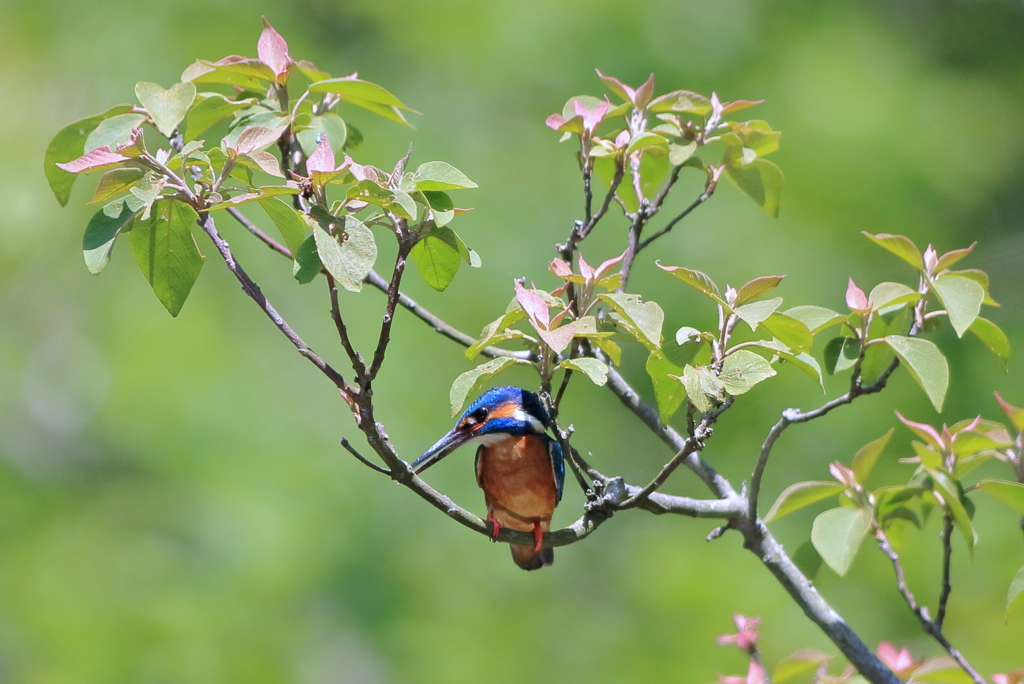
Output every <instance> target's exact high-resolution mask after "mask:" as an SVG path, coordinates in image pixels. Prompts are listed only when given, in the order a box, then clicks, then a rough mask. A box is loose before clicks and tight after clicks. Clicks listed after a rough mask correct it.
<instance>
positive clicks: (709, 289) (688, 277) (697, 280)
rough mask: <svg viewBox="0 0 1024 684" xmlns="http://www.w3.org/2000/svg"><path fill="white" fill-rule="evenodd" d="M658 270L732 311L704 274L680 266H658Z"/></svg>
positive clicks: (712, 282)
mask: <svg viewBox="0 0 1024 684" xmlns="http://www.w3.org/2000/svg"><path fill="white" fill-rule="evenodd" d="M655 263H657V262H655ZM658 268H660V269H661V270H663V271H667V272H669V273H671V274H672V275H674V276H675V277H676V278H679V279H680V280H682V281H683V282H684V283H686V284H687V285H689V286H690V287H693V288H696V289H698V290H700V291H701V292H703V293H704V294H706V295H707V296H708V297H711V298H712V299H714V300H715V301H716V302H718V303H719V304H721V305H722V306H724V307H725V309H726V311H732V308H731V307H730V306H729V304H728V303H727V302H726V301H725V299H723V298H722V292H721V291H720V290H719V289H718V286H717V285H715V281H713V280H712V279H711V278H710V276H708V275H707V274H706V273H701V272H700V271H696V270H693V269H690V268H684V267H682V266H662V265H661V264H658Z"/></svg>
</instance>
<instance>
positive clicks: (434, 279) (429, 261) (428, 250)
mask: <svg viewBox="0 0 1024 684" xmlns="http://www.w3.org/2000/svg"><path fill="white" fill-rule="evenodd" d="M409 257H410V258H411V259H412V260H413V263H415V264H416V268H417V270H419V272H420V276H421V277H422V278H423V281H424V282H425V283H426V284H427V285H429V286H430V287H432V288H434V289H435V290H437V291H438V292H443V291H444V290H445V289H446V288H447V287H448V286H449V285H451V284H452V281H453V280H454V279H455V274H456V273H457V272H458V270H459V265H460V264H461V262H462V256H461V255H460V253H459V240H458V237H457V236H456V235H455V233H453V232H452V230H451V228H437V227H432V228H430V229H429V230H428V231H427V232H426V233H424V234H423V237H421V238H420V241H419V242H417V243H416V244H415V245H414V246H413V248H412V251H411V252H409Z"/></svg>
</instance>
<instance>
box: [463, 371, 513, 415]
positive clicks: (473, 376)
mask: <svg viewBox="0 0 1024 684" xmlns="http://www.w3.org/2000/svg"><path fill="white" fill-rule="evenodd" d="M513 363H515V359H513V358H511V357H508V356H499V357H498V358H496V359H491V360H490V361H488V362H487V363H484V364H481V365H479V366H477V367H476V368H474V369H472V370H468V371H466V372H465V373H463V374H462V375H460V376H459V377H457V378H455V382H453V383H452V388H451V391H450V392H449V393H448V398H449V400H450V402H451V407H452V417H455V416H457V415H458V414H459V411H461V410H462V406H463V404H465V403H466V397H468V396H470V395H475V394H476V393H477V390H478V389H479V387H480V386H481V385H483V383H484V382H485V381H487V380H489V379H490V378H492V377H494V376H495V375H497V374H498V373H500V372H501V371H503V370H505V369H506V368H508V367H509V366H511V365H512V364H513Z"/></svg>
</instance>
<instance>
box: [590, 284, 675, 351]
mask: <svg viewBox="0 0 1024 684" xmlns="http://www.w3.org/2000/svg"><path fill="white" fill-rule="evenodd" d="M597 297H598V299H600V300H601V301H603V302H605V303H606V304H608V305H609V306H611V307H612V309H614V310H615V313H616V314H618V316H619V321H620V322H621V323H622V324H623V325H624V326H625V328H626V329H627V330H628V331H629V332H630V334H632V335H633V336H634V337H635V338H636V339H637V340H638V341H640V343H642V344H643V345H644V346H646V347H647V348H648V349H656V348H658V347H660V346H661V326H662V324H663V323H664V322H665V312H664V311H662V310H661V307H660V306H658V304H657V302H642V301H640V295H635V294H599V295H598V296H597Z"/></svg>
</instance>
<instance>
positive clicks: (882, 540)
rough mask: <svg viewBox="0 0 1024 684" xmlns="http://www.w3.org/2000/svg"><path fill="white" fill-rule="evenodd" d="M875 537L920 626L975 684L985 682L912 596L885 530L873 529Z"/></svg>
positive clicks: (898, 587)
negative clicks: (890, 564)
mask: <svg viewBox="0 0 1024 684" xmlns="http://www.w3.org/2000/svg"><path fill="white" fill-rule="evenodd" d="M875 539H877V540H878V548H880V549H881V550H882V553H884V554H885V556H886V557H887V558H888V559H889V562H890V563H892V569H893V572H894V573H895V574H896V588H897V589H898V590H899V592H900V594H901V595H902V596H903V600H904V601H906V602H907V606H908V607H909V608H910V612H912V613H913V614H914V616H915V617H917V621H918V622H920V623H921V627H923V628H924V631H925V632H927V633H928V635H929V636H931V637H932V638H933V639H935V641H937V642H938V643H939V645H940V646H942V648H944V649H945V650H946V652H947V653H949V655H950V656H951V657H952V658H953V660H955V661H956V662H957V665H959V666H960V668H961V669H962V670H963V671H964V672H966V673H967V674H968V675H969V676H970V678H971V679H972V680H974V682H975V684H986V682H985V679H984V678H983V677H982V676H981V675H980V674H978V673H977V672H976V671H975V669H974V668H973V667H971V664H970V663H968V662H967V660H966V659H965V658H964V657H963V656H962V655H961V654H960V652H959V651H958V650H956V649H955V648H953V645H952V644H950V643H949V640H948V639H946V637H945V635H943V633H942V628H941V627H940V626H939V625H937V624H936V623H935V621H933V620H932V619H931V617H930V616H929V614H928V608H927V607H925V606H922V605H920V604H918V602H917V599H915V598H914V594H913V593H912V592H911V591H910V587H909V586H908V585H907V578H906V575H905V574H904V572H903V565H902V564H901V563H900V557H899V555H898V554H897V553H896V551H895V550H894V549H893V548H892V544H891V543H889V537H887V536H886V534H885V532H884V531H882V529H881V528H876V529H875Z"/></svg>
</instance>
